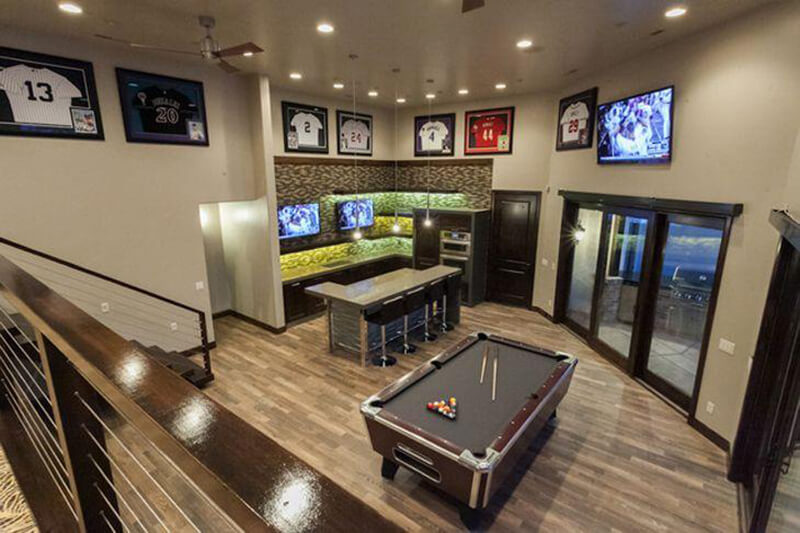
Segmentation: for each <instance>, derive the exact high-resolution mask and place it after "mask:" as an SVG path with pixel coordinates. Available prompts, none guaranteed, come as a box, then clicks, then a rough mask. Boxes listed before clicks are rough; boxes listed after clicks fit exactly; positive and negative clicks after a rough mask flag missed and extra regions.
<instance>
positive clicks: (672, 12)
mask: <svg viewBox="0 0 800 533" xmlns="http://www.w3.org/2000/svg"><path fill="white" fill-rule="evenodd" d="M687 11H688V10H687V9H686V8H685V7H683V6H675V7H671V8H669V9H667V10H666V11H665V12H664V16H665V17H667V18H668V19H674V18H676V17H682V16H683V15H685V14H686V12H687Z"/></svg>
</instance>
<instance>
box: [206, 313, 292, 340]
mask: <svg viewBox="0 0 800 533" xmlns="http://www.w3.org/2000/svg"><path fill="white" fill-rule="evenodd" d="M212 316H213V317H214V318H215V319H216V318H222V317H224V316H232V317H235V318H238V319H239V320H243V321H244V322H247V323H248V324H252V325H253V326H256V327H259V328H261V329H264V330H266V331H269V332H270V333H274V334H276V335H280V334H281V333H284V332H286V326H283V327H280V328H276V327H275V326H270V325H269V324H267V323H266V322H261V321H260V320H257V319H255V318H251V317H249V316H247V315H243V314H242V313H240V312H239V311H234V310H233V309H227V310H225V311H220V312H219V313H214V314H213V315H212Z"/></svg>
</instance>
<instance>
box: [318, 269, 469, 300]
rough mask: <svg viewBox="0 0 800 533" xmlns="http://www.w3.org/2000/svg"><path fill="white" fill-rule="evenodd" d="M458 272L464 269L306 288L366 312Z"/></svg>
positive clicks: (407, 271)
mask: <svg viewBox="0 0 800 533" xmlns="http://www.w3.org/2000/svg"><path fill="white" fill-rule="evenodd" d="M458 272H460V269H458V268H455V267H449V266H444V265H436V266H433V267H430V268H426V269H425V270H414V269H413V268H401V269H400V270H395V271H394V272H388V273H386V274H381V275H380V276H376V277H374V278H369V279H365V280H363V281H359V282H356V283H351V284H350V285H340V284H338V283H333V282H330V281H327V282H325V283H320V284H318V285H312V286H310V287H306V292H307V293H308V294H312V295H314V296H319V297H320V298H326V299H332V300H338V301H340V302H343V303H346V304H350V305H353V306H355V307H360V308H362V309H363V308H366V307H370V306H372V305H375V304H378V303H381V302H384V301H386V300H390V299H392V298H394V297H395V296H399V295H400V294H403V293H404V292H408V291H410V290H412V289H415V288H417V287H421V286H422V285H426V284H428V283H431V282H433V281H436V280H437V279H441V278H446V277H447V276H449V275H451V274H456V273H458Z"/></svg>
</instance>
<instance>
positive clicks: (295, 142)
mask: <svg viewBox="0 0 800 533" xmlns="http://www.w3.org/2000/svg"><path fill="white" fill-rule="evenodd" d="M281 109H282V111H283V146H284V148H285V149H286V151H287V152H313V153H317V154H327V153H328V109H327V108H325V107H317V106H310V105H305V104H295V103H293V102H281ZM371 149H372V148H370V150H371Z"/></svg>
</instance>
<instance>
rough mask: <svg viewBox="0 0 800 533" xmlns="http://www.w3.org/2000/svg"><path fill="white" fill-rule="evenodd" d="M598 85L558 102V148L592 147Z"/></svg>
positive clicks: (558, 149)
mask: <svg viewBox="0 0 800 533" xmlns="http://www.w3.org/2000/svg"><path fill="white" fill-rule="evenodd" d="M596 108H597V87H593V88H591V89H589V90H587V91H583V92H582V93H578V94H573V95H572V96H568V97H566V98H563V99H562V100H561V101H560V102H559V103H558V125H557V133H556V150H557V151H559V152H560V151H562V150H577V149H580V148H591V147H592V140H593V138H594V114H595V109H596Z"/></svg>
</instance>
